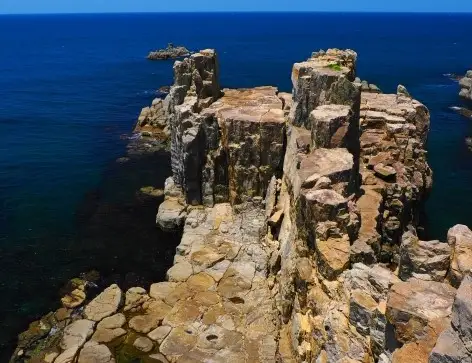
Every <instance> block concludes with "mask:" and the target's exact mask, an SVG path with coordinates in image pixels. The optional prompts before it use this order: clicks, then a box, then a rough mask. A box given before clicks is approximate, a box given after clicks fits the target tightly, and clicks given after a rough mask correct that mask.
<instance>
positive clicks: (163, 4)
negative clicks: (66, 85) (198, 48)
mask: <svg viewBox="0 0 472 363" xmlns="http://www.w3.org/2000/svg"><path fill="white" fill-rule="evenodd" d="M178 11H187V12H194V11H344V12H351V11H360V12H365V11H369V12H370V11H372V12H379V11H380V12H472V0H335V1H333V0H290V1H287V0H174V1H168V0H0V14H38V13H104V12H178Z"/></svg>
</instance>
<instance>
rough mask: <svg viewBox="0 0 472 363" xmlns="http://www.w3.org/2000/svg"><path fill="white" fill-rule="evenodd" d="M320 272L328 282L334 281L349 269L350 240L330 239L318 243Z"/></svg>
mask: <svg viewBox="0 0 472 363" xmlns="http://www.w3.org/2000/svg"><path fill="white" fill-rule="evenodd" d="M316 251H317V253H318V260H319V262H318V269H319V272H320V273H321V274H322V275H323V276H324V277H325V278H327V279H328V280H334V279H335V278H336V277H337V276H339V275H340V274H341V273H342V272H343V271H344V270H346V269H347V268H348V267H349V239H347V238H336V239H335V238H330V239H328V240H327V241H322V240H320V241H316Z"/></svg>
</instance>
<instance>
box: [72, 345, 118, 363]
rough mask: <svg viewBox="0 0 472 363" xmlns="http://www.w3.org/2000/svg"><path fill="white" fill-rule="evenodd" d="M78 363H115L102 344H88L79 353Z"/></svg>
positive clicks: (108, 350) (107, 349)
mask: <svg viewBox="0 0 472 363" xmlns="http://www.w3.org/2000/svg"><path fill="white" fill-rule="evenodd" d="M77 362H78V363H115V358H113V355H112V354H111V352H110V349H109V348H108V347H107V346H106V345H104V344H97V343H95V342H89V343H87V344H85V345H84V347H83V349H82V350H81V351H80V355H79V359H78V361H77Z"/></svg>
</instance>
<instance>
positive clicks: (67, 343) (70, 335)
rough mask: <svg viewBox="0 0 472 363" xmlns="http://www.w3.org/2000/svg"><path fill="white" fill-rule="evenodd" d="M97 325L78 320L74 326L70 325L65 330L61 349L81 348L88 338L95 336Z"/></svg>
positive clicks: (88, 321)
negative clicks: (94, 331)
mask: <svg viewBox="0 0 472 363" xmlns="http://www.w3.org/2000/svg"><path fill="white" fill-rule="evenodd" d="M94 326H95V323H94V322H93V321H90V320H85V319H82V320H77V321H75V322H73V323H72V324H70V325H68V326H67V327H66V328H65V329H64V333H63V336H62V340H61V344H60V346H61V348H62V349H63V350H69V349H71V348H74V347H77V349H78V348H81V347H82V346H83V345H84V344H85V342H86V341H87V339H88V338H90V337H91V336H92V334H93V328H94Z"/></svg>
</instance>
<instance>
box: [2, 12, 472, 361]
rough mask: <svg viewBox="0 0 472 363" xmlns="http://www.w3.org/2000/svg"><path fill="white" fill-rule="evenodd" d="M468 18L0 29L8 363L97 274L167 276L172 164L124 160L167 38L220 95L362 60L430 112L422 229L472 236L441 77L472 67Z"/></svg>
mask: <svg viewBox="0 0 472 363" xmlns="http://www.w3.org/2000/svg"><path fill="white" fill-rule="evenodd" d="M471 21H472V16H471V15H418V14H416V15H405V14H404V15H402V14H395V15H388V14H384V15H378V14H349V15H348V14H301V13H300V14H198V15H192V14H181V15H177V14H161V15H159V14H147V15H146V14H135V15H67V16H66V15H60V16H59V15H56V16H1V17H0V49H1V50H0V54H1V56H0V259H1V261H0V289H1V291H0V292H1V297H2V298H1V299H0V321H2V331H1V332H0V342H2V344H3V348H2V352H4V353H2V355H1V357H0V361H6V359H7V358H6V357H7V356H8V353H9V349H10V346H11V344H12V343H14V339H15V338H14V336H15V334H16V333H17V332H18V331H19V330H21V329H24V328H25V327H26V322H27V321H29V320H31V319H33V318H35V317H38V316H39V315H41V314H42V313H45V312H46V311H48V310H50V309H51V308H52V307H54V305H53V302H56V301H57V290H58V288H59V287H60V286H61V284H63V283H64V282H65V281H66V280H67V279H68V278H71V277H73V276H76V275H78V274H79V273H80V272H83V271H87V270H89V269H92V268H98V269H99V270H100V271H101V272H102V274H103V276H105V277H106V278H108V279H110V280H113V279H119V280H120V281H125V282H129V284H132V283H133V282H134V281H135V280H138V281H143V283H147V282H148V281H152V280H153V279H155V280H158V279H160V278H162V275H163V272H164V271H165V269H166V267H167V266H168V264H169V263H171V256H172V253H173V248H174V246H175V243H176V242H177V239H176V237H175V236H168V235H164V234H162V233H160V232H159V231H157V230H156V229H155V228H154V227H153V223H154V215H155V212H156V209H157V205H158V203H159V200H143V199H140V198H137V197H136V194H135V191H136V189H137V188H139V187H140V186H142V185H154V186H161V185H162V183H163V181H164V179H165V177H166V176H167V175H168V174H169V173H170V170H169V169H168V163H167V158H168V156H166V155H165V154H164V153H161V154H158V155H154V156H152V157H151V156H146V157H143V158H141V159H137V160H134V161H132V162H131V163H129V164H124V165H121V164H119V165H117V164H114V162H113V161H114V160H115V159H116V158H118V157H120V156H122V155H123V154H124V153H125V145H126V142H125V141H123V140H121V139H120V135H122V134H125V133H129V132H130V130H131V128H132V126H133V123H134V120H135V119H136V117H137V114H138V113H139V110H140V109H141V107H143V106H145V105H147V104H149V103H150V101H151V100H152V98H153V93H154V90H155V89H156V88H158V87H160V86H162V85H167V84H170V83H171V82H172V72H171V70H172V62H148V61H146V59H145V55H146V54H147V52H148V51H149V50H151V49H153V48H158V47H161V46H165V45H166V44H167V43H168V42H173V43H175V44H183V45H185V46H187V47H188V48H191V49H202V48H208V47H214V48H216V49H217V50H218V52H219V55H220V62H221V72H222V84H223V85H224V86H227V87H245V86H255V85H264V84H275V85H277V86H279V87H280V89H281V90H284V91H290V88H291V83H290V70H291V65H292V63H294V62H295V61H299V60H302V59H305V58H307V57H308V56H309V54H310V53H311V52H312V51H313V50H317V49H320V48H327V47H338V48H345V47H348V48H352V49H355V50H356V51H357V52H358V53H359V64H358V74H359V76H360V77H361V78H363V79H368V80H369V81H370V82H372V83H376V84H377V85H378V86H379V87H380V88H381V89H382V90H384V91H386V92H394V91H395V89H396V86H397V84H398V83H402V84H404V85H405V86H407V88H408V89H409V91H410V92H411V93H412V94H413V95H414V96H415V97H416V98H418V99H420V100H421V101H423V102H424V103H425V104H426V105H427V106H428V107H429V108H430V110H431V112H432V130H431V133H430V139H429V145H428V150H429V160H430V164H431V166H432V167H433V169H434V172H435V177H434V181H435V185H434V192H433V194H432V195H431V198H430V199H429V201H428V204H427V219H428V224H427V227H428V233H429V235H430V236H431V237H435V238H444V236H445V234H446V232H447V229H448V228H449V227H451V226H452V225H454V224H456V223H464V224H469V225H470V226H472V213H471V212H470V211H469V205H470V204H471V202H472V193H471V192H472V183H471V181H472V153H470V152H469V151H468V150H467V148H466V146H465V143H464V138H465V137H466V136H469V135H472V122H471V121H470V120H467V119H465V118H463V117H461V116H459V115H457V114H455V113H454V112H453V111H451V110H450V109H449V107H450V106H453V105H460V103H461V101H460V100H459V99H458V96H457V93H458V85H457V83H455V82H454V81H452V80H450V79H449V78H448V77H446V76H444V74H446V73H458V74H463V73H464V72H465V71H466V69H467V68H472V47H470V40H471V39H472V27H470V26H469V25H470V24H471Z"/></svg>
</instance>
